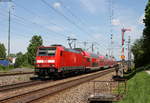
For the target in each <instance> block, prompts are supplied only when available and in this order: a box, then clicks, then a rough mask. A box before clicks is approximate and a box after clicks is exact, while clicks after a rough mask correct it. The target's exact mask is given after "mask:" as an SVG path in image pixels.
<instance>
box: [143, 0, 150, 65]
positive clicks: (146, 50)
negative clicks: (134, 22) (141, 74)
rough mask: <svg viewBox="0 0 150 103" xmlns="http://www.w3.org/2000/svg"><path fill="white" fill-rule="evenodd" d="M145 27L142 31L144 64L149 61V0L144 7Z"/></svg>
mask: <svg viewBox="0 0 150 103" xmlns="http://www.w3.org/2000/svg"><path fill="white" fill-rule="evenodd" d="M144 23H145V29H144V31H143V37H144V42H143V50H144V62H145V64H149V63H150V0H149V1H148V3H147V6H146V8H145V19H144Z"/></svg>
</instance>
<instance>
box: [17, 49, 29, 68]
mask: <svg viewBox="0 0 150 103" xmlns="http://www.w3.org/2000/svg"><path fill="white" fill-rule="evenodd" d="M26 64H28V55H27V54H22V53H21V52H19V53H17V58H16V62H15V67H20V66H22V65H26Z"/></svg>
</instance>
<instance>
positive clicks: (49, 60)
mask: <svg viewBox="0 0 150 103" xmlns="http://www.w3.org/2000/svg"><path fill="white" fill-rule="evenodd" d="M115 64H116V62H115V61H114V60H111V59H106V58H105V57H102V56H101V57H100V56H98V55H96V54H93V53H88V52H86V51H84V50H82V49H80V48H76V49H68V48H65V47H63V46H61V45H52V46H47V47H45V46H42V47H39V48H38V50H37V56H36V64H35V74H37V75H38V76H39V77H41V76H50V77H51V76H56V75H62V74H63V75H64V74H66V73H70V72H74V73H76V72H85V71H94V70H99V69H100V68H102V67H106V66H107V67H113V66H114V65H115Z"/></svg>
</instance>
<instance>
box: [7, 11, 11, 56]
mask: <svg viewBox="0 0 150 103" xmlns="http://www.w3.org/2000/svg"><path fill="white" fill-rule="evenodd" d="M10 9H11V8H9V12H8V15H9V17H8V58H9V56H10V21H11V18H10Z"/></svg>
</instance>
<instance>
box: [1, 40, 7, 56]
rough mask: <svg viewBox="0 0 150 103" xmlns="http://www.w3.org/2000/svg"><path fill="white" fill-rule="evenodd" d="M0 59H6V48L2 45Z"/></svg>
mask: <svg viewBox="0 0 150 103" xmlns="http://www.w3.org/2000/svg"><path fill="white" fill-rule="evenodd" d="M0 58H6V48H5V46H4V44H2V43H0Z"/></svg>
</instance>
